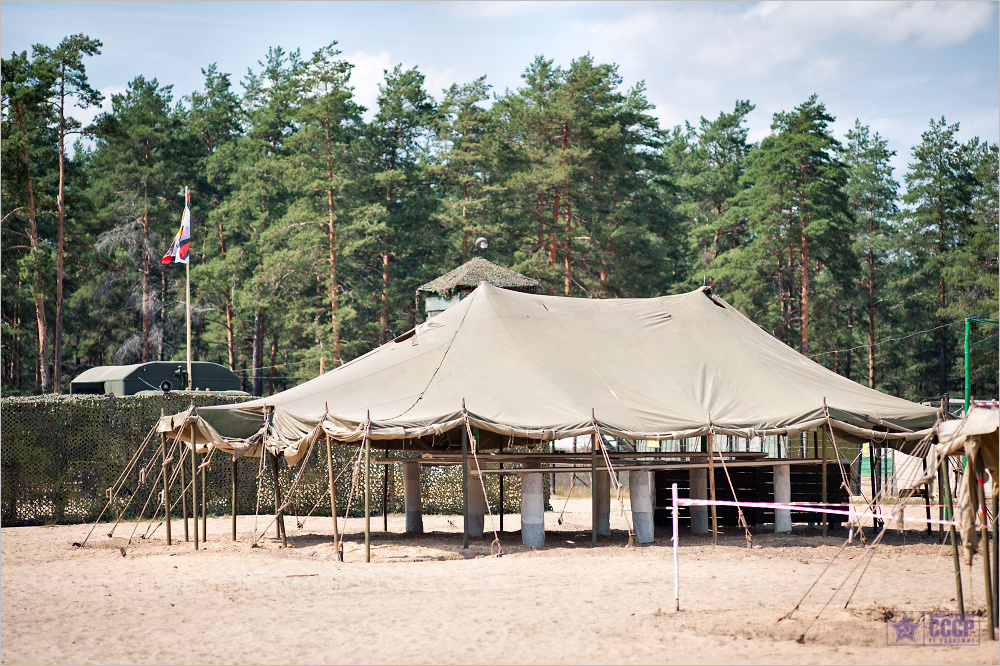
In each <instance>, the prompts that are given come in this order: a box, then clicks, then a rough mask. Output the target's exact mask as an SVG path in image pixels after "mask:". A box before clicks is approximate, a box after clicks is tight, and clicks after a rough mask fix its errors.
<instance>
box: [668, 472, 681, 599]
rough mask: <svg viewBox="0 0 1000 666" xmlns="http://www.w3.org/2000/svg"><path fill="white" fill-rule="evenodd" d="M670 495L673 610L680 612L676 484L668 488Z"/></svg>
mask: <svg viewBox="0 0 1000 666" xmlns="http://www.w3.org/2000/svg"><path fill="white" fill-rule="evenodd" d="M670 493H671V496H672V497H673V500H674V501H673V505H672V507H673V508H672V509H671V519H672V521H673V526H674V536H673V539H672V540H673V542H674V610H680V609H681V572H680V569H679V568H678V562H679V559H678V555H677V537H678V534H677V523H678V520H677V484H676V483H674V484H672V485H671V487H670Z"/></svg>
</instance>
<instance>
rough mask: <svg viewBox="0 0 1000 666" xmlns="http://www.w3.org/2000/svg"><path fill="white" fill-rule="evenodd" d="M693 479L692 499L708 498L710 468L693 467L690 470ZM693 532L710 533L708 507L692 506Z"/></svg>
mask: <svg viewBox="0 0 1000 666" xmlns="http://www.w3.org/2000/svg"><path fill="white" fill-rule="evenodd" d="M688 474H689V475H690V477H689V478H690V481H691V499H708V470H707V469H692V470H690V471H689V472H688ZM690 508H691V534H708V507H707V506H692V507H690Z"/></svg>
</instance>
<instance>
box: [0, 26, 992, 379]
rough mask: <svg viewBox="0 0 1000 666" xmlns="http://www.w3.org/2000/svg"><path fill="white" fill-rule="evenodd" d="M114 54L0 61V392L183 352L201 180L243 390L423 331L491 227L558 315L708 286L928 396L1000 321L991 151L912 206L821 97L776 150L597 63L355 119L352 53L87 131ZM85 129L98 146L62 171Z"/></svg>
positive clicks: (782, 126) (202, 298)
mask: <svg viewBox="0 0 1000 666" xmlns="http://www.w3.org/2000/svg"><path fill="white" fill-rule="evenodd" d="M100 47H101V45H100V43H99V42H97V41H96V40H91V39H89V38H88V37H86V36H83V35H75V36H71V37H69V38H67V39H66V40H64V41H63V42H62V43H61V44H60V45H59V46H58V47H56V48H48V47H45V46H42V45H38V46H36V47H35V48H34V49H33V51H32V53H31V54H30V55H29V54H28V53H21V54H17V53H14V54H11V55H10V57H9V58H5V59H4V60H3V71H2V87H3V115H2V123H3V127H2V132H3V136H4V143H3V146H2V151H0V159H2V165H0V166H2V169H3V173H4V178H3V179H2V181H0V187H2V192H3V237H2V238H3V244H2V247H0V253H2V259H3V261H2V262H0V273H2V274H0V277H2V280H0V290H2V301H3V321H2V329H0V330H2V336H0V341H2V351H3V353H2V355H0V357H2V359H3V367H2V382H3V384H2V386H3V391H4V392H5V394H17V393H37V392H52V391H54V390H57V389H58V387H57V385H56V380H57V378H58V377H59V376H60V373H62V372H65V373H66V375H67V376H72V375H73V374H75V373H76V372H78V371H80V370H83V369H85V368H87V367H90V366H93V365H102V364H111V363H116V362H131V361H138V360H142V359H148V358H163V359H171V358H182V357H183V356H184V354H185V349H184V347H185V339H184V335H185V332H184V329H185V326H184V307H183V305H184V287H185V284H184V282H185V281H184V276H183V275H182V272H183V271H184V268H183V267H177V266H169V267H163V266H161V264H160V263H159V261H158V259H159V257H160V256H162V254H163V252H164V251H165V250H166V246H167V244H168V243H169V240H170V239H171V238H172V236H173V234H174V232H175V231H176V228H177V223H178V221H179V219H180V216H181V212H182V210H183V191H184V188H185V187H188V188H190V191H191V193H192V196H191V204H192V220H193V223H192V227H193V243H192V258H193V260H192V264H191V274H192V300H193V302H192V310H193V312H192V327H193V331H192V335H193V349H192V353H193V357H194V358H195V359H199V360H210V361H216V362H219V363H222V364H225V365H228V366H229V367H230V368H232V369H233V370H234V371H235V372H237V373H239V374H240V375H241V376H242V377H243V379H244V388H246V389H247V390H248V391H251V392H252V393H254V394H270V393H273V392H276V391H280V390H283V389H286V388H289V387H291V386H294V385H296V384H298V383H300V382H301V381H303V380H305V379H308V378H311V377H314V376H316V375H317V374H318V373H319V371H320V367H321V359H324V360H325V364H324V367H325V369H332V368H333V367H335V366H337V365H339V364H341V363H344V362H348V361H350V360H351V359H353V358H356V357H358V356H360V355H361V354H364V353H366V352H368V351H370V350H371V349H373V348H374V347H375V346H377V345H378V344H380V343H382V342H385V341H386V340H388V339H391V338H392V337H394V336H396V335H399V334H400V333H403V332H404V331H406V330H407V329H408V328H410V327H412V326H413V325H414V324H415V323H417V322H418V321H420V320H421V319H422V318H423V316H422V312H421V311H419V309H418V308H419V307H420V304H419V303H418V302H417V301H416V300H415V298H414V294H415V290H416V288H417V287H418V286H419V285H421V284H423V283H425V282H428V281H430V280H432V279H434V278H436V277H438V276H440V275H442V274H443V273H445V272H447V271H449V270H451V269H453V268H455V267H456V266H457V265H459V264H460V263H462V262H464V261H466V260H468V259H469V258H470V257H471V256H472V254H473V250H472V248H471V247H470V246H471V244H472V242H473V240H474V239H475V238H476V237H477V236H480V235H482V236H486V237H487V238H488V239H489V241H490V250H489V258H490V259H491V260H492V261H495V262H497V263H500V264H502V265H505V266H508V267H511V268H513V269H515V270H517V271H520V272H522V273H525V274H527V275H529V276H531V277H534V278H537V279H539V280H540V281H541V282H542V284H543V285H544V287H545V290H546V291H548V292H549V293H552V294H560V295H568V296H576V297H644V296H656V295H661V294H666V293H672V292H676V291H679V290H684V289H690V288H694V287H696V286H699V285H701V284H705V283H710V284H712V285H713V286H714V288H715V289H716V290H717V291H718V292H719V293H720V295H721V296H723V297H724V298H726V299H727V300H729V301H730V302H731V303H733V305H735V306H736V307H737V308H739V309H740V310H742V311H743V312H744V313H745V314H747V315H748V316H750V317H751V318H752V319H754V320H755V321H756V322H758V323H759V324H760V325H761V326H763V327H764V328H765V329H766V330H768V331H770V332H771V333H773V334H774V335H776V336H777V337H778V338H780V339H781V340H783V341H785V342H786V343H788V344H790V345H793V346H795V347H797V348H798V349H800V350H801V351H803V353H806V354H808V355H810V356H812V357H813V358H815V359H816V360H817V361H819V362H821V363H823V364H825V365H827V366H828V367H830V368H831V369H833V370H835V371H836V372H840V373H842V374H844V375H846V376H848V377H851V378H852V379H855V380H857V381H861V382H862V383H869V384H871V385H873V386H874V387H876V388H879V389H882V390H885V391H887V392H890V393H894V394H899V395H905V396H906V397H910V398H921V397H927V396H934V395H937V394H938V393H940V392H942V391H950V392H951V393H952V394H958V393H959V392H960V391H961V385H962V376H961V374H962V372H961V340H960V328H961V326H960V322H961V320H962V319H964V318H965V317H967V316H972V315H977V316H979V317H980V318H987V319H995V318H996V317H997V308H998V305H997V263H998V262H997V245H998V243H997V236H998V229H997V209H998V201H997V198H998V195H997V166H998V156H997V147H996V146H995V145H994V146H988V145H985V144H984V143H983V142H981V141H980V140H979V139H976V138H973V139H969V140H966V141H964V142H962V141H960V140H959V138H958V125H957V124H955V125H948V124H947V123H946V122H945V121H944V119H941V120H940V121H933V122H932V123H931V126H930V128H929V130H928V132H927V133H925V134H924V136H923V139H922V142H921V144H920V145H919V146H916V147H915V148H914V150H913V156H912V163H911V165H910V168H909V170H908V172H907V173H906V174H903V176H902V180H903V181H904V184H905V188H904V189H905V194H903V195H902V196H901V194H900V186H899V183H898V182H897V181H898V179H899V177H898V176H897V175H894V174H893V173H892V169H891V167H890V160H891V158H892V157H893V154H892V152H891V151H889V150H888V148H887V142H886V140H885V138H884V137H882V136H881V135H880V134H878V132H876V131H874V129H872V128H869V127H868V126H866V125H863V124H862V123H861V122H860V121H857V122H856V123H855V124H854V127H853V128H852V129H851V130H849V131H848V132H847V133H846V135H845V136H844V137H842V138H840V139H838V138H837V137H835V136H834V135H833V132H832V130H831V123H832V122H833V120H834V117H833V115H832V114H831V113H829V112H828V111H827V109H826V108H825V106H824V105H823V104H822V103H821V102H820V101H819V100H818V98H817V97H816V96H815V95H814V96H812V97H810V98H809V99H808V100H806V101H805V102H803V103H802V104H801V105H799V106H798V107H796V108H795V109H792V110H790V111H786V112H781V113H777V114H775V116H774V118H773V124H772V127H771V133H770V135H769V136H767V137H765V138H764V139H763V140H762V141H761V142H760V143H759V145H758V144H755V143H752V142H750V141H749V140H748V130H747V118H748V116H749V114H750V113H751V112H752V111H753V109H754V106H753V104H752V103H751V102H750V101H748V100H737V101H736V102H735V103H734V105H733V107H732V108H731V109H730V110H726V111H723V112H721V113H720V114H719V115H718V116H717V117H715V118H714V119H708V118H704V117H703V118H700V119H699V120H698V122H697V123H695V124H691V123H684V124H683V125H682V126H679V127H675V128H673V129H672V130H670V131H663V130H662V129H661V128H660V127H659V124H658V122H657V120H656V117H655V115H654V109H653V107H652V105H651V104H650V102H649V101H648V99H647V95H646V91H645V89H644V86H643V84H642V83H641V82H639V83H632V84H631V85H630V86H628V85H626V82H625V81H623V79H622V77H621V75H620V74H619V72H618V68H617V66H616V65H614V64H608V63H599V62H597V61H595V60H594V58H593V57H591V56H590V55H583V56H581V57H579V58H577V59H575V60H573V61H572V62H570V63H569V64H568V66H561V65H559V64H557V63H556V62H555V61H553V60H549V59H546V58H544V57H538V58H536V59H535V60H534V61H532V62H531V63H529V65H528V66H527V68H526V69H525V71H524V73H523V75H522V80H521V84H520V86H519V87H517V88H516V89H514V90H506V91H503V92H502V93H499V94H495V93H492V91H491V88H490V86H489V84H488V83H487V79H486V77H485V76H481V77H478V78H476V79H474V80H472V81H470V82H467V83H464V84H454V85H451V86H449V87H448V88H447V89H445V90H444V91H441V94H440V96H439V100H440V103H438V101H437V100H435V98H434V96H433V95H432V94H431V91H428V90H427V89H426V82H425V79H424V76H423V74H421V72H420V70H419V69H418V68H416V67H413V68H409V69H407V68H404V67H402V66H396V67H394V68H392V69H391V70H388V71H386V72H385V78H384V81H383V82H382V84H381V86H380V91H379V97H378V100H377V106H376V107H375V108H373V109H372V110H371V111H370V112H366V110H365V109H363V108H362V107H361V106H359V104H358V102H357V100H356V98H355V96H354V90H353V88H352V83H351V72H352V65H351V63H350V62H348V61H347V60H345V59H343V58H342V55H341V53H340V52H339V51H338V50H337V47H336V43H335V42H334V43H331V44H329V45H327V46H325V47H323V48H321V49H318V50H317V51H316V52H314V53H313V54H311V55H310V56H308V57H303V56H302V55H300V53H299V52H298V51H285V50H284V49H282V48H278V47H275V48H272V49H270V50H269V51H268V52H267V53H266V54H265V55H264V58H263V59H262V60H261V61H260V62H259V63H257V64H256V65H255V66H254V67H253V68H251V69H250V70H249V71H248V72H247V74H246V76H245V77H244V78H243V80H242V81H241V83H240V84H239V85H234V83H233V81H232V80H231V75H230V74H228V73H224V72H220V71H219V70H218V68H217V66H216V65H214V64H211V65H209V66H207V67H206V68H205V69H204V70H203V74H204V85H203V87H202V89H201V90H198V91H193V92H190V94H187V95H185V96H182V97H179V99H178V100H177V101H175V99H174V92H173V90H172V88H171V86H169V85H161V84H160V83H159V82H157V81H156V80H152V79H147V78H145V77H143V76H141V75H139V76H136V77H135V78H134V79H133V80H132V81H131V82H130V84H129V86H128V88H127V90H126V91H125V92H124V93H122V94H119V95H115V96H114V97H113V98H112V100H111V101H112V104H111V110H110V111H109V112H108V113H105V114H102V115H101V116H99V118H98V121H97V122H96V123H95V124H94V126H92V127H88V128H84V127H80V126H79V125H78V124H75V123H74V121H72V119H66V118H65V117H64V118H62V119H61V118H60V113H59V112H60V110H65V109H67V108H69V107H70V106H73V105H80V106H89V105H93V104H96V103H99V102H100V95H99V93H97V92H96V91H95V90H93V89H92V88H91V87H90V85H89V83H88V82H87V76H86V69H85V67H84V64H85V61H86V60H87V58H91V57H96V56H97V55H99V53H100ZM63 84H65V85H66V86H68V89H69V90H71V91H72V95H71V96H69V97H65V98H63V97H59V98H58V99H57V98H56V97H57V91H58V90H59V89H60V86H61V85H63ZM63 115H64V114H63ZM74 133H89V134H90V135H91V136H93V137H94V139H93V142H92V143H90V144H87V145H83V144H77V146H76V148H75V150H74V151H67V150H66V146H65V140H66V138H67V137H68V136H71V135H73V134H74ZM60 161H62V164H63V167H64V168H63V169H60ZM60 191H62V192H64V193H65V199H64V202H63V205H59V203H58V201H59V193H60ZM60 230H61V231H60ZM61 237H62V238H63V241H64V242H61V241H60V238H61ZM60 276H61V277H60ZM60 285H62V296H61V295H60V293H61V292H60ZM64 301H65V308H63V305H62V304H63V302H64ZM63 309H65V312H66V313H67V315H68V316H67V317H66V322H65V326H63V325H62V324H61V323H60V315H59V312H61V311H62V310H63ZM975 335H976V336H979V337H977V338H976V339H980V338H982V337H985V335H986V333H984V332H983V331H982V330H981V329H980V330H978V331H976V332H975ZM57 340H58V341H59V345H61V346H57V344H56V341H57ZM973 366H974V370H973V391H974V393H976V394H977V395H984V396H988V395H995V394H996V391H997V348H996V346H995V345H989V344H985V345H979V346H977V347H975V348H974V350H973Z"/></svg>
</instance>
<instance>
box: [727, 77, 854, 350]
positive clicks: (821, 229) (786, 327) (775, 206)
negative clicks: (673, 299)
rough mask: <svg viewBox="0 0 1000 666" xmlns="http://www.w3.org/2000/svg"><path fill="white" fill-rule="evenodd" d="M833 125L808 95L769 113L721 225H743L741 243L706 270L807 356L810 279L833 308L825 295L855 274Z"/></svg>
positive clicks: (813, 292) (843, 178)
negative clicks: (766, 126)
mask: <svg viewBox="0 0 1000 666" xmlns="http://www.w3.org/2000/svg"><path fill="white" fill-rule="evenodd" d="M833 120H834V118H833V116H831V115H829V114H828V113H827V112H826V107H825V106H824V105H823V104H821V103H820V102H819V101H818V100H817V98H816V96H815V95H813V96H811V97H810V98H809V99H808V100H806V102H804V103H803V104H801V105H799V106H798V107H796V108H795V110H794V111H792V112H787V113H777V114H775V116H774V121H773V123H772V125H771V129H772V134H771V135H770V136H768V137H766V138H765V139H764V140H763V141H762V142H761V145H760V148H759V149H758V150H757V151H755V152H754V153H753V154H752V155H751V159H750V160H749V163H748V165H747V170H746V173H745V174H744V176H743V185H744V188H743V189H742V190H740V192H738V193H737V194H736V196H735V197H734V199H733V206H732V207H731V208H730V210H729V211H728V212H727V213H726V214H725V215H726V216H728V220H727V221H726V222H725V223H726V224H730V225H732V226H734V227H735V226H739V225H744V224H745V225H746V233H747V242H746V243H745V244H741V245H738V246H736V247H734V248H733V249H732V250H730V251H728V252H726V253H724V254H721V255H720V256H719V257H718V258H717V260H716V261H715V262H714V265H713V268H712V269H711V270H710V272H709V274H710V275H711V276H712V277H713V278H714V279H715V280H721V281H723V283H724V284H725V286H726V287H727V288H731V289H736V290H738V293H737V294H736V295H735V297H734V305H736V306H737V307H740V308H741V309H744V312H748V313H749V314H750V316H751V317H752V318H755V319H760V320H761V321H763V322H764V325H765V326H766V327H768V328H771V330H772V331H773V332H774V333H775V334H776V335H778V336H779V337H781V338H783V339H784V340H785V342H787V343H789V344H792V343H794V342H797V343H798V347H799V351H800V352H801V353H803V354H807V355H808V354H809V351H810V333H811V331H812V329H813V327H814V322H813V321H812V319H811V314H812V311H813V307H814V303H813V302H812V301H813V297H814V295H816V293H817V282H816V280H817V278H819V279H820V282H819V284H822V285H823V286H824V289H823V290H820V295H821V296H823V297H824V298H823V299H822V300H823V301H826V303H830V304H831V305H832V306H834V307H835V305H834V304H835V303H836V300H837V299H836V295H835V294H834V293H832V292H833V290H835V289H837V288H838V287H839V288H841V289H842V288H844V287H845V286H846V285H847V283H848V281H849V280H850V277H851V276H852V275H853V273H854V271H856V262H855V261H854V259H853V257H852V256H851V255H850V253H849V249H850V238H849V233H850V229H851V227H852V221H851V220H852V218H851V212H850V209H849V206H848V201H847V198H846V196H845V195H844V192H843V186H844V184H845V182H846V178H847V175H846V168H845V167H844V165H843V163H841V162H840V161H839V160H838V159H837V157H836V151H837V149H838V148H839V146H840V144H839V142H838V141H837V140H836V139H834V137H833V136H832V135H831V134H830V131H829V129H828V127H829V124H830V123H832V122H833ZM824 272H825V273H826V275H823V273H824ZM821 304H823V303H821ZM827 314H832V312H830V311H828V313H827ZM825 328H829V327H825ZM796 333H797V335H795V334H796ZM796 337H797V338H798V339H797V340H795V339H794V338H796ZM833 342H834V341H832V340H831V341H830V343H831V346H832V345H833Z"/></svg>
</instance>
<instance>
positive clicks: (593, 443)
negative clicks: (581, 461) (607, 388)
mask: <svg viewBox="0 0 1000 666" xmlns="http://www.w3.org/2000/svg"><path fill="white" fill-rule="evenodd" d="M591 414H593V412H591ZM598 446H600V443H599V442H598V438H597V429H596V428H594V436H593V438H592V439H591V440H590V517H591V525H592V526H591V528H590V546H591V548H597V492H596V489H597V484H596V483H595V482H596V481H597V447H598Z"/></svg>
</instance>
